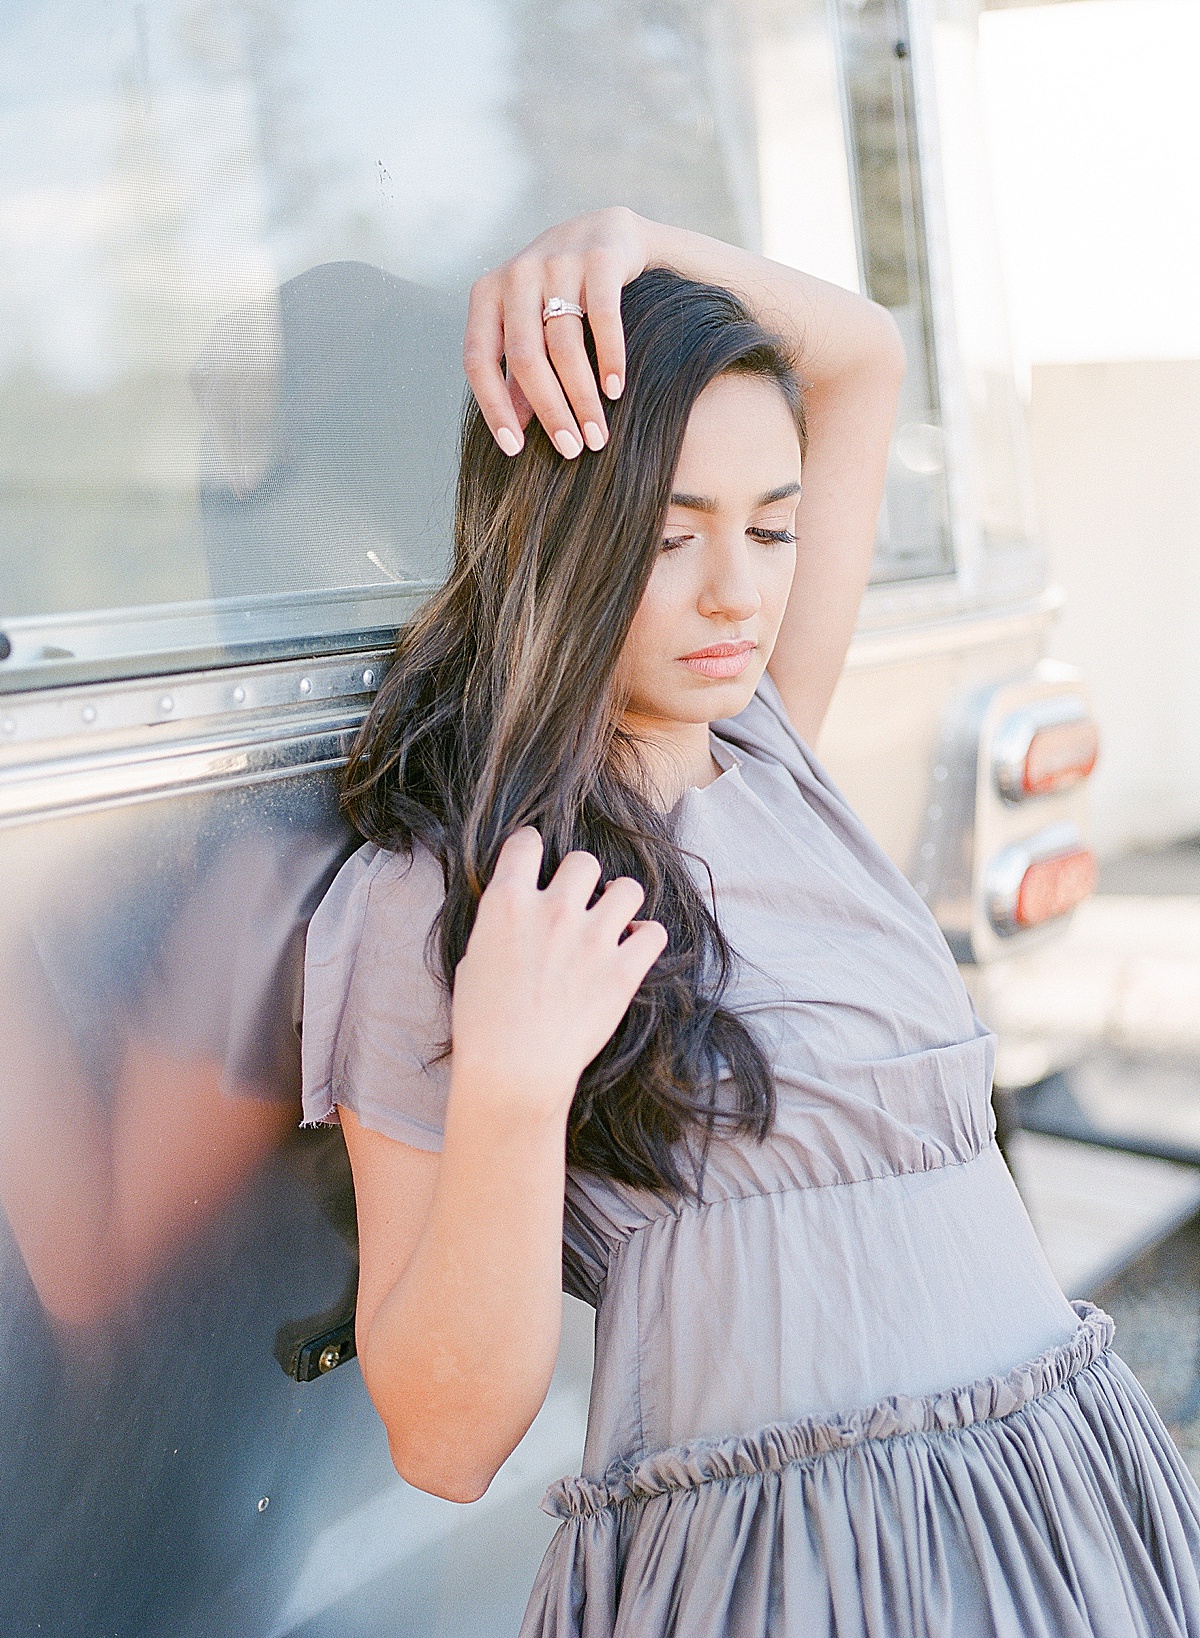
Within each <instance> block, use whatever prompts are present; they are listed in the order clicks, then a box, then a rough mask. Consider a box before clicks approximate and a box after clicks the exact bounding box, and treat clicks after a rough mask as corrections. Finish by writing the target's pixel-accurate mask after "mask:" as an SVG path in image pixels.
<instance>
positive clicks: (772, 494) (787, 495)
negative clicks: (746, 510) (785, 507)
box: [758, 482, 800, 506]
mask: <svg viewBox="0 0 1200 1638" xmlns="http://www.w3.org/2000/svg"><path fill="white" fill-rule="evenodd" d="M799 493H800V485H799V484H798V483H795V482H792V483H782V484H780V486H779V488H778V489H768V490H767V492H766V494H765V495H761V496H760V497H759V501H758V504H759V505H760V506H770V505H771V504H772V503H773V502H774V501H781V500H791V498H792V496H793V495H798V494H799Z"/></svg>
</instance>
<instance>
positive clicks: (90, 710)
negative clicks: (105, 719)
mask: <svg viewBox="0 0 1200 1638" xmlns="http://www.w3.org/2000/svg"><path fill="white" fill-rule="evenodd" d="M83 720H84V722H95V720H96V707H95V706H94V705H85V706H84V708H83Z"/></svg>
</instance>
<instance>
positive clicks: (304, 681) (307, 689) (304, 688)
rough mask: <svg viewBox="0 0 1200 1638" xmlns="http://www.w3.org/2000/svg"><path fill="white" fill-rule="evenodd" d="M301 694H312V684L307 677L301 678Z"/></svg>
mask: <svg viewBox="0 0 1200 1638" xmlns="http://www.w3.org/2000/svg"><path fill="white" fill-rule="evenodd" d="M300 692H301V693H302V694H311V693H312V683H311V681H310V680H309V679H308V678H307V677H301V679H300Z"/></svg>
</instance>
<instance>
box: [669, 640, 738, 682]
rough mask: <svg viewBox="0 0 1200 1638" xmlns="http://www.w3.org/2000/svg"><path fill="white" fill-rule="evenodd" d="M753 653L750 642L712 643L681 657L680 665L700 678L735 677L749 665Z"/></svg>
mask: <svg viewBox="0 0 1200 1638" xmlns="http://www.w3.org/2000/svg"><path fill="white" fill-rule="evenodd" d="M753 653H754V644H753V643H751V642H740V643H713V644H712V645H711V646H710V647H708V648H698V649H697V650H696V651H695V653H694V654H683V655H681V656H680V663H681V664H682V665H686V666H687V668H688V670H689V671H697V672H699V674H700V675H701V676H702V677H713V678H721V677H737V676H740V674H741V673H742V672H743V671H744V670H745V669H746V667H747V666H748V665H749V664H750V656H751V655H752V654H753Z"/></svg>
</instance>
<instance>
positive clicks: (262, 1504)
mask: <svg viewBox="0 0 1200 1638" xmlns="http://www.w3.org/2000/svg"><path fill="white" fill-rule="evenodd" d="M270 1505H271V1498H270V1496H260V1497H259V1498H258V1510H259V1512H260V1513H265V1512H266V1510H267V1508H268V1507H270Z"/></svg>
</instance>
